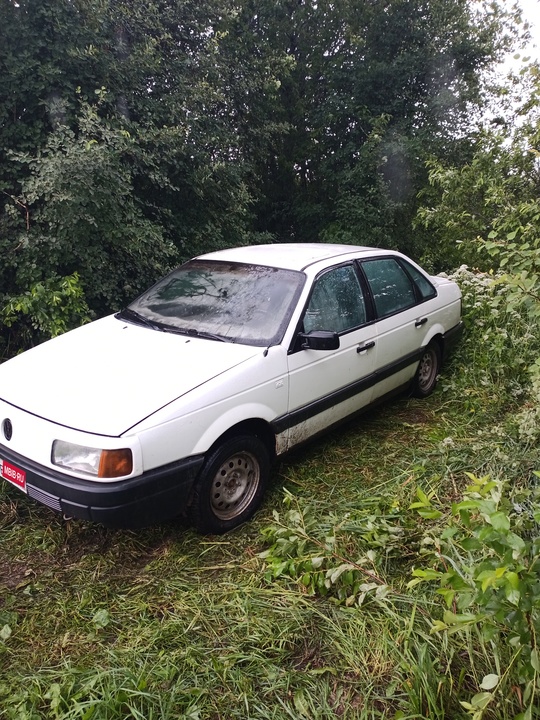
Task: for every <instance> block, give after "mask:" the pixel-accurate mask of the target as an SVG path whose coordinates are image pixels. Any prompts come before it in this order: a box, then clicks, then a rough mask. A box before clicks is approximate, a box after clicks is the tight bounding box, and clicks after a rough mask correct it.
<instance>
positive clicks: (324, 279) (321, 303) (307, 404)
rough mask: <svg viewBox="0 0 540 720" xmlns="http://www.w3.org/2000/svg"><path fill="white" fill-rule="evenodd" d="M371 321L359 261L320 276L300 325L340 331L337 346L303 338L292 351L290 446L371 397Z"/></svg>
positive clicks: (305, 329)
mask: <svg viewBox="0 0 540 720" xmlns="http://www.w3.org/2000/svg"><path fill="white" fill-rule="evenodd" d="M367 320H368V318H367V312H366V302H365V297H364V292H363V289H362V286H361V284H360V280H359V276H358V272H357V268H356V266H355V264H353V263H349V264H345V265H340V266H338V267H334V268H331V269H330V270H327V271H325V272H324V273H322V274H321V275H319V276H318V278H317V279H316V280H315V282H314V285H313V291H312V293H311V296H310V300H309V302H308V304H307V307H306V309H305V311H304V315H303V327H302V330H303V332H305V333H309V332H311V331H318V330H324V331H330V332H337V333H338V334H339V348H338V349H337V350H331V351H327V350H312V349H303V348H302V347H301V341H300V340H299V341H298V344H297V345H296V346H295V347H294V348H293V350H292V352H291V354H290V355H289V357H288V363H289V414H288V425H289V437H288V446H289V447H293V446H294V445H296V444H298V443H299V442H302V441H303V440H306V439H307V438H309V437H311V436H313V435H316V434H317V433H319V432H321V431H322V430H325V429H326V428H328V427H330V426H331V425H333V424H334V423H337V422H339V421H340V420H342V419H343V418H345V417H347V416H348V415H351V414H352V413H354V412H356V411H357V410H359V409H360V408H362V407H364V406H365V405H367V404H368V403H369V402H370V400H371V397H372V387H371V385H372V381H373V376H374V373H375V369H376V359H377V342H376V340H377V338H376V331H375V326H374V325H373V324H367Z"/></svg>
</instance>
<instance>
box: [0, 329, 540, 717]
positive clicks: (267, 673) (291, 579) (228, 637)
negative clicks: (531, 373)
mask: <svg viewBox="0 0 540 720" xmlns="http://www.w3.org/2000/svg"><path fill="white" fill-rule="evenodd" d="M531 352H532V351H531ZM479 353H481V347H480V346H479V345H478V342H477V338H475V336H474V333H473V332H471V333H469V337H468V338H467V339H466V340H465V341H464V343H463V346H462V348H461V349H460V350H459V352H458V353H457V354H456V355H455V357H454V359H453V360H452V362H451V363H450V364H449V365H448V367H447V369H446V371H445V373H444V376H443V378H442V379H441V383H440V386H439V388H438V390H437V391H436V393H435V394H434V395H433V396H432V397H430V398H429V399H427V400H425V401H420V400H413V399H407V398H399V399H397V400H395V401H393V402H391V403H389V404H386V405H384V406H381V407H380V408H377V409H376V410H372V411H370V412H369V413H367V414H366V415H365V416H363V417H362V418H361V419H359V420H358V421H355V422H354V423H352V424H350V425H347V426H345V427H344V428H342V429H340V430H339V431H336V432H334V433H332V434H331V435H329V436H328V437H326V438H325V439H324V440H321V441H318V442H317V443H316V444H314V445H311V446H309V447H307V448H304V449H303V450H301V451H298V452H296V453H295V454H294V455H291V456H290V457H289V458H287V460H286V461H284V462H282V464H281V465H280V467H279V468H278V469H277V470H276V472H275V473H274V478H273V483H272V487H271V488H270V490H269V492H268V495H267V498H266V501H265V504H264V506H263V508H262V510H261V511H260V512H259V513H258V515H257V516H256V518H255V519H254V520H253V521H252V522H251V523H249V524H247V525H245V526H244V527H242V528H240V529H238V530H237V531H236V532H233V533H231V534H229V535H227V536H224V537H219V538H218V537H200V536H198V535H196V534H194V533H193V532H192V531H191V530H190V529H189V528H187V527H185V526H183V525H182V524H181V523H169V524H165V525H162V526H159V527H155V528H150V529H146V530H143V531H139V532H130V531H113V530H108V529H105V528H102V527H100V526H97V525H91V524H87V523H84V522H79V521H75V520H63V519H62V518H61V517H59V516H58V515H56V514H54V513H52V512H50V511H49V510H47V509H46V508H43V507H40V506H38V505H36V504H34V503H33V502H32V501H31V500H29V499H27V498H26V497H25V496H23V495H21V494H20V493H19V492H18V491H17V490H16V489H13V488H10V487H5V486H3V487H2V489H1V490H0V717H5V718H6V719H7V720H15V719H17V720H25V719H34V718H55V719H58V720H60V719H62V720H67V719H68V718H84V719H89V718H94V719H95V720H97V719H99V720H102V719H108V718H111V719H113V718H114V719H121V718H122V719H123V718H145V719H150V718H156V719H158V718H159V719H160V720H166V719H168V718H170V719H172V718H175V719H178V718H191V719H192V720H196V719H199V720H229V719H232V718H244V719H245V718H257V719H259V718H260V719H265V718H272V719H275V720H281V719H286V718H294V719H299V720H300V719H302V718H310V719H313V720H314V719H317V718H321V719H326V718H359V719H363V718H366V719H367V718H396V720H397V719H398V718H402V719H403V718H410V719H411V720H412V718H449V719H450V718H451V719H452V720H454V719H455V718H460V717H466V716H467V713H466V711H465V709H464V708H463V707H462V706H461V705H460V701H463V700H465V701H466V700H469V699H470V698H471V696H472V695H474V694H475V693H476V692H477V688H478V687H479V684H480V682H481V680H482V675H483V674H484V673H487V672H490V671H492V664H493V657H494V653H493V652H492V650H490V648H489V644H487V643H486V642H484V641H482V640H481V639H478V638H477V637H475V635H474V632H471V633H469V634H465V635H460V636H457V635H456V636H449V635H446V634H439V635H437V634H435V635H434V634H433V633H432V632H431V627H432V621H433V619H434V618H437V617H440V616H441V613H442V611H443V610H444V607H443V604H442V601H441V598H440V597H437V596H435V595H434V594H433V593H432V591H431V590H429V589H428V590H426V589H425V588H424V586H422V589H421V590H420V589H415V590H414V591H410V590H407V587H406V585H407V582H408V581H409V580H410V579H411V569H412V567H413V566H418V565H420V564H421V563H422V557H423V556H422V553H423V546H422V543H423V542H424V540H423V538H424V537H425V530H426V527H427V526H428V525H427V521H426V522H424V521H423V520H422V519H420V518H419V517H418V516H417V515H415V514H414V513H412V512H410V511H409V510H408V508H409V505H410V504H411V503H412V502H413V501H414V500H415V498H416V495H415V491H416V488H417V487H418V486H420V487H422V488H423V490H424V492H433V493H434V497H437V498H438V499H439V501H441V502H442V503H443V504H447V505H448V506H450V504H451V502H453V501H454V500H456V499H458V498H459V497H460V494H461V492H462V490H463V488H464V486H465V484H466V482H467V478H466V476H465V472H466V471H470V472H475V473H492V474H494V475H498V476H500V475H501V474H505V475H506V477H507V478H509V479H511V480H512V481H513V482H515V483H516V484H517V485H519V484H522V485H526V483H527V482H528V479H529V478H530V475H531V472H532V470H534V469H540V457H539V451H538V449H537V446H536V444H535V443H530V444H528V445H524V444H523V442H521V443H520V441H519V439H516V434H515V428H514V429H512V428H513V427H514V425H515V422H514V420H515V415H516V413H518V412H519V410H520V409H521V407H522V399H518V400H516V399H515V398H514V397H513V396H512V392H510V390H509V385H508V383H507V381H506V380H505V375H504V373H503V372H501V373H491V372H490V371H489V368H490V359H489V357H488V354H489V348H485V350H484V353H483V355H481V356H479ZM473 359H474V362H473ZM486 378H487V379H486ZM520 382H521V385H520V387H521V386H524V385H523V384H524V382H525V381H520ZM284 488H285V489H286V490H287V491H288V492H289V493H290V494H291V495H292V500H291V496H289V497H288V500H287V498H285V499H286V503H285V504H284V494H283V489H284ZM287 503H288V505H287ZM291 507H292V508H293V509H294V508H298V512H299V515H300V517H301V518H302V521H303V520H304V519H308V520H309V522H311V523H312V525H311V526H310V527H311V528H312V529H311V530H310V531H309V533H308V535H309V538H310V539H309V542H311V541H312V540H313V541H315V542H320V543H322V545H324V543H325V542H326V541H325V538H326V537H327V536H328V535H332V536H334V537H335V538H336V541H335V546H333V547H334V550H332V552H335V553H336V556H338V555H339V557H340V558H345V559H346V560H347V561H351V562H353V563H356V564H357V566H358V567H359V568H361V570H362V572H363V571H366V572H369V573H372V574H373V575H374V576H376V578H377V579H378V581H380V583H381V584H384V585H385V587H387V588H388V595H386V596H384V595H381V597H380V598H377V597H375V594H374V591H369V593H368V594H367V596H366V599H365V600H364V601H363V602H362V604H358V602H356V601H355V602H353V603H352V604H351V605H350V606H347V604H346V603H345V602H344V601H343V599H341V600H340V599H339V597H338V596H337V594H336V593H334V592H333V588H330V591H329V592H328V594H327V595H326V596H325V595H324V594H321V593H318V592H312V590H311V589H310V587H309V586H306V584H305V583H302V582H301V581H300V577H299V575H298V573H297V574H295V572H294V571H293V570H294V568H293V566H292V565H290V566H289V568H288V569H285V570H284V571H283V572H281V573H280V574H278V575H275V574H274V575H272V573H270V572H269V560H268V558H265V557H261V556H260V554H261V552H262V551H264V550H268V548H269V547H270V545H271V541H270V540H269V535H268V533H267V531H265V528H266V529H267V528H272V527H274V528H275V526H276V522H278V523H282V524H283V523H285V524H286V518H287V517H288V516H287V512H289V511H290V509H291ZM276 510H277V511H278V513H279V517H278V518H277V520H276V517H275V516H274V511H276ZM265 533H266V534H265ZM309 542H308V544H307V545H306V547H305V548H304V547H303V546H302V548H300V550H298V548H297V549H296V550H295V552H296V551H298V553H301V552H307V550H306V548H309ZM315 547H317V546H315ZM330 554H332V553H330ZM336 562H337V561H336ZM505 703H506V705H505ZM520 709H521V708H520V703H519V697H518V695H517V694H514V695H512V693H510V694H509V696H508V697H506V698H505V699H504V700H503V699H500V701H499V700H498V701H497V704H494V705H493V708H491V709H488V710H486V714H485V715H484V717H485V718H486V720H487V718H506V717H508V718H510V717H514V716H515V715H516V714H517V713H518V712H519V710H520ZM490 712H491V713H492V714H491V715H490V714H489V713H490Z"/></svg>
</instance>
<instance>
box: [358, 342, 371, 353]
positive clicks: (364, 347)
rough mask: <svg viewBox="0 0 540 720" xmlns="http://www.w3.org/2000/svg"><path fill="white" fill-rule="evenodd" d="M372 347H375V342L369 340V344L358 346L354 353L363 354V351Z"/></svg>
mask: <svg viewBox="0 0 540 720" xmlns="http://www.w3.org/2000/svg"><path fill="white" fill-rule="evenodd" d="M372 347H375V340H371V341H370V342H367V343H365V344H364V345H359V346H358V347H357V348H356V352H357V353H361V352H364V351H365V350H369V349H370V348H372Z"/></svg>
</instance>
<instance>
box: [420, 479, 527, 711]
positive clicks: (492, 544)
mask: <svg viewBox="0 0 540 720" xmlns="http://www.w3.org/2000/svg"><path fill="white" fill-rule="evenodd" d="M535 474H536V476H537V477H540V473H535ZM467 476H468V478H469V481H470V484H469V485H468V486H467V487H466V489H465V491H464V493H463V497H462V499H461V500H460V501H459V502H454V503H452V509H451V513H452V517H451V518H450V519H449V520H448V521H447V522H445V524H444V525H443V526H442V527H436V528H433V529H431V528H428V529H426V534H425V538H424V548H425V549H424V556H425V557H424V562H425V566H424V567H419V568H416V569H414V570H413V573H412V574H413V580H411V582H410V583H409V587H410V588H413V587H415V586H417V585H418V584H419V583H423V582H430V583H431V582H434V583H436V584H437V585H438V590H437V594H439V595H441V596H442V597H443V599H444V602H445V604H446V606H447V608H448V609H447V610H446V611H445V612H444V613H443V616H442V620H435V621H434V622H433V625H432V632H437V633H443V632H444V633H449V634H453V633H457V632H471V630H472V629H474V628H478V639H479V641H480V642H481V643H483V644H485V645H486V646H488V645H489V646H491V647H492V648H493V650H494V657H493V670H492V672H491V673H489V674H488V675H486V676H485V677H484V679H483V680H482V682H481V684H480V686H479V690H482V692H481V693H479V694H477V695H475V696H474V697H473V698H472V700H471V701H470V702H469V703H468V702H463V703H462V705H463V706H464V707H465V708H466V709H467V711H468V712H469V713H470V714H471V715H472V716H473V717H474V718H475V720H479V719H480V718H481V717H482V716H483V711H484V710H485V709H486V708H487V707H488V706H489V704H490V703H491V702H492V700H493V699H494V696H495V694H496V693H499V694H502V695H503V697H504V694H508V693H509V692H510V690H511V688H513V687H514V688H515V687H516V685H517V686H518V687H520V688H521V697H522V703H523V707H524V709H525V711H524V713H523V715H522V716H520V717H522V718H531V717H533V713H534V712H535V708H537V707H538V697H539V694H540V682H539V677H540V676H539V673H540V650H539V647H538V638H540V581H539V578H538V569H539V567H540V538H538V530H539V527H540V526H539V523H540V510H539V507H540V506H539V500H540V487H539V486H537V485H536V484H535V483H534V482H530V483H529V484H528V485H527V486H525V487H515V486H513V485H512V486H511V485H510V483H508V482H507V481H504V480H496V479H492V478H490V477H489V476H483V477H478V476H476V475H474V474H473V473H467ZM412 507H414V505H412V506H411V508H412ZM430 507H432V508H433V511H434V512H439V513H441V514H442V513H443V512H444V511H445V508H444V506H442V505H440V504H435V505H431V504H430ZM422 517H425V515H422Z"/></svg>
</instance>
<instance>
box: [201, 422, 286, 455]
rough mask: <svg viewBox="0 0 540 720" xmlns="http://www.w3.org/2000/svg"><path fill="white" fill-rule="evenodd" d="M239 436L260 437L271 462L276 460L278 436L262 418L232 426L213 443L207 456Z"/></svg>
mask: <svg viewBox="0 0 540 720" xmlns="http://www.w3.org/2000/svg"><path fill="white" fill-rule="evenodd" d="M238 435H254V436H255V437H258V438H259V439H260V440H261V441H262V442H263V443H264V444H265V446H266V448H267V450H268V455H269V457H270V460H271V462H273V461H274V460H275V458H276V436H275V435H274V432H273V430H272V428H271V427H270V424H269V423H268V422H267V421H266V420H263V419H262V418H249V419H246V420H242V421H240V422H238V423H236V424H235V425H232V426H231V427H230V428H228V429H227V430H226V431H225V432H224V433H222V434H221V435H220V436H219V437H218V438H217V439H216V440H215V441H214V442H213V443H212V446H211V447H210V448H209V449H208V451H207V453H205V454H209V453H211V452H212V451H213V450H214V449H215V448H216V447H217V446H218V445H221V443H223V442H225V441H226V440H230V439H231V438H233V437H236V436H238Z"/></svg>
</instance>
